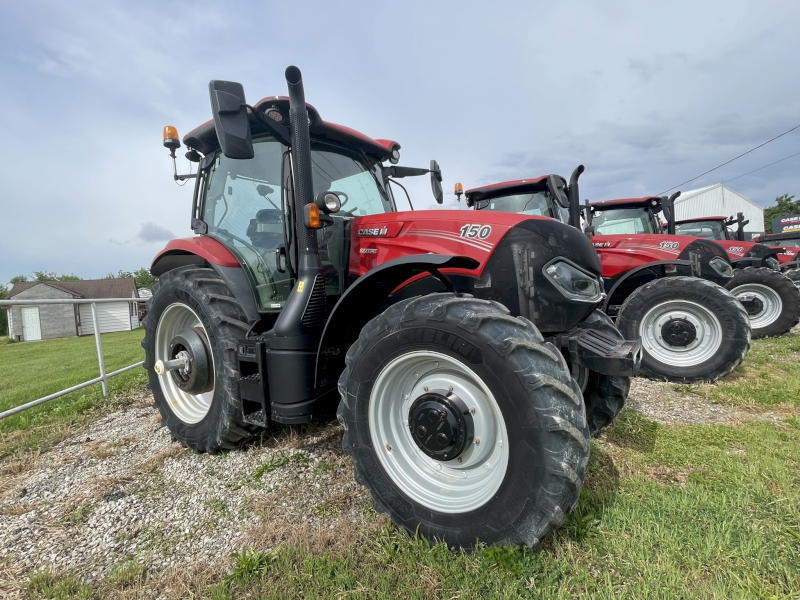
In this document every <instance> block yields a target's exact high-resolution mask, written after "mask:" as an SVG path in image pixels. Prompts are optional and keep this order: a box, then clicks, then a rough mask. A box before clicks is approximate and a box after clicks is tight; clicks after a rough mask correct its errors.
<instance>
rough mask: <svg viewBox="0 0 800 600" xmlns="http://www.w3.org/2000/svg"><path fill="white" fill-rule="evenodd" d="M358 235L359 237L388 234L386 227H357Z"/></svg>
mask: <svg viewBox="0 0 800 600" xmlns="http://www.w3.org/2000/svg"><path fill="white" fill-rule="evenodd" d="M358 235H360V236H361V237H383V236H385V235H389V228H388V227H381V228H378V229H359V230H358Z"/></svg>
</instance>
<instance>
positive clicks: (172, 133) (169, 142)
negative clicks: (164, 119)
mask: <svg viewBox="0 0 800 600" xmlns="http://www.w3.org/2000/svg"><path fill="white" fill-rule="evenodd" d="M164 147H165V148H169V149H170V150H177V149H178V148H180V147H181V140H180V138H179V137H178V130H177V129H175V128H174V127H173V126H172V125H167V126H166V127H164Z"/></svg>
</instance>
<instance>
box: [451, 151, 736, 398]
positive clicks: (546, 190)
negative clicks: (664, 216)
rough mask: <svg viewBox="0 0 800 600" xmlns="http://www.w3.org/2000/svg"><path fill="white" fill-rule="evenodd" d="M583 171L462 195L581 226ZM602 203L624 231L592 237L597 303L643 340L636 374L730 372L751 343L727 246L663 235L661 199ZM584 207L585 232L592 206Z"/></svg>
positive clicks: (704, 376)
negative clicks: (730, 286)
mask: <svg viewBox="0 0 800 600" xmlns="http://www.w3.org/2000/svg"><path fill="white" fill-rule="evenodd" d="M582 172H583V166H579V167H578V168H577V169H575V171H574V172H573V173H572V176H571V177H570V181H569V184H568V183H567V181H566V180H565V179H564V178H563V177H560V176H558V175H547V176H542V177H534V178H531V179H521V180H516V181H509V182H505V183H497V184H492V185H487V186H483V187H479V188H473V189H470V190H467V192H466V200H467V205H468V206H470V207H473V208H475V209H476V210H478V211H481V212H486V213H488V212H494V211H500V212H513V213H519V214H528V215H537V216H543V217H550V218H553V219H557V220H560V221H562V222H563V223H569V224H570V225H573V226H574V227H575V228H577V229H579V228H580V226H581V209H582V207H581V205H580V201H579V189H578V178H579V177H580V175H581V173H582ZM456 193H457V195H458V194H459V187H458V185H457V187H456ZM642 204H645V205H646V207H647V208H645V209H642V208H641V205H642ZM601 206H602V210H601V209H597V210H598V212H599V213H600V214H598V215H597V216H598V217H599V219H598V220H599V221H600V227H601V231H602V228H603V225H604V222H605V221H604V217H603V215H604V214H605V215H606V216H608V217H611V218H612V222H616V223H618V224H619V230H620V234H619V235H606V234H604V235H591V239H592V242H593V245H594V247H595V250H596V251H597V253H598V255H599V257H600V262H601V264H602V274H603V280H604V286H605V292H606V298H605V299H604V301H603V305H602V306H603V309H604V311H606V313H607V314H609V315H610V316H612V317H616V325H617V327H618V328H619V329H620V331H621V333H622V334H623V335H625V336H628V337H630V338H639V339H641V340H642V342H643V352H644V356H643V359H642V367H641V374H643V375H645V376H648V377H651V378H654V379H667V380H669V381H676V382H701V381H715V380H716V379H718V378H719V377H722V376H724V375H726V374H728V373H730V372H731V371H732V370H733V369H734V368H735V367H736V366H738V365H739V364H740V363H741V362H742V360H743V359H744V357H745V355H746V354H747V352H748V350H749V349H750V335H751V330H750V324H749V321H748V318H747V313H746V312H745V310H744V308H743V307H742V305H741V304H740V303H739V302H738V301H737V300H736V298H735V297H734V296H733V295H731V294H730V293H729V292H728V291H726V290H725V289H724V288H723V287H722V286H725V285H726V284H727V283H728V282H729V281H730V280H731V279H732V278H733V267H732V266H731V263H730V261H729V259H728V256H727V255H726V253H725V251H724V250H723V249H722V248H720V247H719V246H718V245H716V244H714V243H713V242H710V241H707V240H702V239H697V240H688V239H687V238H685V237H679V236H672V235H662V234H661V233H660V224H659V223H658V221H657V220H656V219H655V214H656V213H657V212H659V211H660V199H657V198H646V199H631V200H619V201H609V202H607V203H604V204H602V205H601ZM593 208H594V207H593ZM603 211H607V212H605V213H604V212H603ZM587 214H588V222H589V225H590V227H589V230H590V232H591V219H592V213H591V211H589V212H588V213H587ZM596 214H597V213H596ZM617 219H619V220H617ZM603 233H605V232H603ZM620 408H621V407H620Z"/></svg>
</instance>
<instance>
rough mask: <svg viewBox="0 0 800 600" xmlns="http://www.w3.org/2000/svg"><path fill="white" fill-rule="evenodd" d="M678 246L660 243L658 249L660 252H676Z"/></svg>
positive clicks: (673, 243) (675, 243) (674, 243)
mask: <svg viewBox="0 0 800 600" xmlns="http://www.w3.org/2000/svg"><path fill="white" fill-rule="evenodd" d="M679 246H680V244H679V243H678V242H661V243H660V244H659V245H658V247H659V248H661V249H662V250H677V249H678V247H679Z"/></svg>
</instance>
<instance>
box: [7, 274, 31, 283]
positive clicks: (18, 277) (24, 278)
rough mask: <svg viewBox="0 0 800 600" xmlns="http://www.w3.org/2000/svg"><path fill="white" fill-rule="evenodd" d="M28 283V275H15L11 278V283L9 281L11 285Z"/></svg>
mask: <svg viewBox="0 0 800 600" xmlns="http://www.w3.org/2000/svg"><path fill="white" fill-rule="evenodd" d="M26 281H28V276H27V275H15V276H14V277H12V278H11V281H9V283H11V284H12V285H13V284H15V283H24V282H26Z"/></svg>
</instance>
